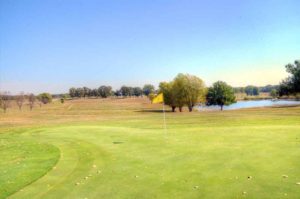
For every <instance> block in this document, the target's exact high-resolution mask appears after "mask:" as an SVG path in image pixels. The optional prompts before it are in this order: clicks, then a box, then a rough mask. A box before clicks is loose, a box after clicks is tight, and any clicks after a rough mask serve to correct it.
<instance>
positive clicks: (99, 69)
mask: <svg viewBox="0 0 300 199" xmlns="http://www.w3.org/2000/svg"><path fill="white" fill-rule="evenodd" d="M299 8H300V1H299V0H272V1H271V0H264V1H261V0H251V1H250V0H249V1H241V0H226V1H225V0H224V1H221V0H218V1H211V0H206V1H201V0H184V1H183V0H160V1H158V0H144V1H141V0H135V1H132V0H107V1H101V0H97V1H93V0H43V1H40V0H36V1H33V0H0V30H1V31H0V89H1V90H10V91H11V92H14V93H16V92H19V91H25V92H42V91H48V92H52V93H59V92H65V91H68V89H69V87H71V86H75V87H79V86H88V87H98V86H100V85H102V84H106V85H112V86H113V87H114V88H118V87H120V86H121V85H123V84H125V85H130V86H135V85H136V86H142V85H143V84H145V83H153V84H155V85H157V84H158V83H159V82H160V81H166V80H171V79H172V78H173V77H174V76H175V75H176V74H177V73H179V72H182V73H191V74H195V75H197V76H199V77H201V78H202V79H203V80H204V81H205V82H206V84H207V85H210V84H211V83H212V82H214V81H217V80H223V81H226V82H228V83H229V84H231V85H233V86H244V85H247V84H254V85H265V84H277V83H279V81H280V80H281V79H282V78H284V77H286V76H287V74H286V73H285V69H284V65H285V64H287V63H289V62H293V61H294V60H295V59H299V58H300V45H299V44H300V12H299Z"/></svg>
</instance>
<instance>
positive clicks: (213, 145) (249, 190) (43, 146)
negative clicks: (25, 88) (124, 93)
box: [0, 98, 300, 199]
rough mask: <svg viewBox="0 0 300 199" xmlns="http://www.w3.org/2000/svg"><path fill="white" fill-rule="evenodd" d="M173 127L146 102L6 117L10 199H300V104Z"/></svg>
mask: <svg viewBox="0 0 300 199" xmlns="http://www.w3.org/2000/svg"><path fill="white" fill-rule="evenodd" d="M166 120H167V132H164V130H163V123H162V122H163V115H162V112H161V105H159V104H158V105H153V104H151V103H150V102H149V101H148V100H147V99H146V98H131V99H130V98H128V99H87V100H83V99H82V100H68V101H66V102H65V103H64V104H61V103H60V102H59V101H55V102H54V103H52V104H50V105H44V106H42V107H41V108H39V107H35V108H34V110H33V111H32V112H31V111H29V108H28V107H26V106H25V107H24V108H23V111H22V112H20V111H19V110H18V109H17V108H16V107H13V108H12V109H10V110H9V111H8V113H6V114H4V113H2V112H1V113H0V157H1V161H0V198H7V197H8V196H9V198H30V199H31V198H101V199H102V198H109V199H110V198H188V199H190V198H209V199H211V198H214V199H216V198H230V199H231V198H270V199H274V198H295V199H296V198H299V196H300V169H299V168H300V107H299V106H298V107H277V108H275V107H274V108H272V107H270V108H255V109H244V110H235V111H223V112H221V111H211V112H193V113H188V112H183V113H179V112H177V113H171V112H167V114H166ZM297 183H299V185H298V184H297Z"/></svg>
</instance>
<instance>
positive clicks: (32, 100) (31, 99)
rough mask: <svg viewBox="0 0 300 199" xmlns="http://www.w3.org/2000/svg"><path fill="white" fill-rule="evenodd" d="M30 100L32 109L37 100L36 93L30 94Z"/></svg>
mask: <svg viewBox="0 0 300 199" xmlns="http://www.w3.org/2000/svg"><path fill="white" fill-rule="evenodd" d="M28 102H29V108H30V110H32V109H33V106H34V102H35V96H34V94H29V96H28Z"/></svg>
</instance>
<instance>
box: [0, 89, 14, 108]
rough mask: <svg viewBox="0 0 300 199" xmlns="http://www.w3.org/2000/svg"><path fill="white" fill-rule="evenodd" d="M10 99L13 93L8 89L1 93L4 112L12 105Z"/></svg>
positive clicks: (0, 99) (0, 97)
mask: <svg viewBox="0 0 300 199" xmlns="http://www.w3.org/2000/svg"><path fill="white" fill-rule="evenodd" d="M10 101H11V95H10V93H9V92H8V91H5V92H3V93H0V102H1V103H0V105H1V108H2V109H3V111H4V113H6V110H7V109H8V108H9V107H10Z"/></svg>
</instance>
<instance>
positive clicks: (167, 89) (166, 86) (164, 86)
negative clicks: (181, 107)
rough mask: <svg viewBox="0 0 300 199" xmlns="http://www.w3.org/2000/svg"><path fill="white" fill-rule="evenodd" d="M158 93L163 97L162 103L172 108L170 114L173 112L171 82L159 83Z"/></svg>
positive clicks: (174, 107)
mask: <svg viewBox="0 0 300 199" xmlns="http://www.w3.org/2000/svg"><path fill="white" fill-rule="evenodd" d="M159 92H160V93H163V95H164V103H165V104H166V105H169V106H170V107H171V108H172V112H175V109H176V95H175V92H174V89H173V82H161V83H160V84H159Z"/></svg>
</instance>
